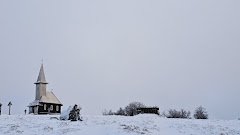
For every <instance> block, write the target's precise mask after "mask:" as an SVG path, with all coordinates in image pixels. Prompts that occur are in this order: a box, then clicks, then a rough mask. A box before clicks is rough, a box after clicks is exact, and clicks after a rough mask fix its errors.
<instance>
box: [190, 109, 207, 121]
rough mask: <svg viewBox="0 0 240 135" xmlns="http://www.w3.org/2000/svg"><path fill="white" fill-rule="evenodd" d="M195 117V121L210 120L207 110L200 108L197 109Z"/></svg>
mask: <svg viewBox="0 0 240 135" xmlns="http://www.w3.org/2000/svg"><path fill="white" fill-rule="evenodd" d="M193 117H194V118H195V119H208V113H207V111H206V109H205V108H203V107H202V106H199V107H198V108H196V110H195V112H194V115H193Z"/></svg>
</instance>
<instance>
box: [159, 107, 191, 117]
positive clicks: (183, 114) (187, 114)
mask: <svg viewBox="0 0 240 135" xmlns="http://www.w3.org/2000/svg"><path fill="white" fill-rule="evenodd" d="M190 115H191V112H190V111H186V110H184V109H181V110H180V111H177V110H175V109H170V110H168V112H167V113H165V112H163V114H162V116H164V117H167V118H182V119H190Z"/></svg>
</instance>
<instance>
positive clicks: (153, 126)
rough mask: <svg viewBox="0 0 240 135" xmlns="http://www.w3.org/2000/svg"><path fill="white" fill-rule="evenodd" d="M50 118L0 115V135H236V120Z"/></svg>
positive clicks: (239, 132) (239, 129)
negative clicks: (69, 119)
mask: <svg viewBox="0 0 240 135" xmlns="http://www.w3.org/2000/svg"><path fill="white" fill-rule="evenodd" d="M50 117H59V116H53V115H45V116H34V115H26V116H25V115H12V116H8V115H1V116H0V135H18V134H21V135H78V134H79V135H80V134H81V135H137V134H146V135H240V120H194V119H192V120H188V119H166V118H161V117H159V116H157V115H137V116H134V117H124V116H83V121H77V122H70V121H60V120H56V119H50Z"/></svg>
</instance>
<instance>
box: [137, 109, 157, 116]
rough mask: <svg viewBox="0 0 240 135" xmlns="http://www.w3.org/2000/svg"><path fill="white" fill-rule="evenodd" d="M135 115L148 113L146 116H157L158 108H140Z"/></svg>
mask: <svg viewBox="0 0 240 135" xmlns="http://www.w3.org/2000/svg"><path fill="white" fill-rule="evenodd" d="M137 113H138V114H144V113H148V114H157V115H159V108H158V107H141V108H137Z"/></svg>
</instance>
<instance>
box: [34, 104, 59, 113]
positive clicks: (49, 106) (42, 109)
mask: <svg viewBox="0 0 240 135" xmlns="http://www.w3.org/2000/svg"><path fill="white" fill-rule="evenodd" d="M44 105H46V108H44ZM51 105H52V110H51V109H50V113H61V105H59V104H50V103H43V105H41V106H39V108H38V113H39V114H48V113H49V112H48V109H49V108H51ZM56 106H58V110H57V109H56Z"/></svg>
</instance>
